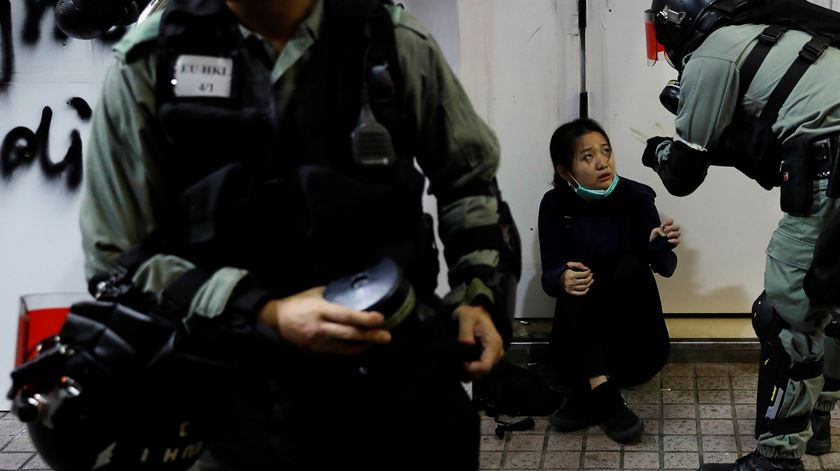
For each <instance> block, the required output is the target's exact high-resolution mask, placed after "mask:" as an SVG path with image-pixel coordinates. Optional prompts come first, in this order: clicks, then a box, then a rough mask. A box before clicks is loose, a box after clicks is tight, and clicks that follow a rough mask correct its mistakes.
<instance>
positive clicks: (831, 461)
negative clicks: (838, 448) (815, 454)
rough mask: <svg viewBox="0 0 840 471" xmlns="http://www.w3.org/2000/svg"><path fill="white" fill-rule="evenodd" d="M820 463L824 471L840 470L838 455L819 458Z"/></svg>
mask: <svg viewBox="0 0 840 471" xmlns="http://www.w3.org/2000/svg"><path fill="white" fill-rule="evenodd" d="M806 456H807V455H806ZM820 461H822V465H823V468H825V469H840V453H826V454H824V455H822V456H820Z"/></svg>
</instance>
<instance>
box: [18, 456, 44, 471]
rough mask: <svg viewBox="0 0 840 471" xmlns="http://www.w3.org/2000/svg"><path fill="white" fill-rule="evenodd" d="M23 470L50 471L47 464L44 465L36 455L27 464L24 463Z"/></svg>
mask: <svg viewBox="0 0 840 471" xmlns="http://www.w3.org/2000/svg"><path fill="white" fill-rule="evenodd" d="M23 469H25V470H27V471H30V470H32V471H34V470H38V471H42V470H43V471H50V467H49V466H47V463H44V460H43V459H42V458H41V457H40V456H38V455H35V456H34V457H33V458H32V459H31V460H30V461H29V462H28V463H26V466H24V467H23Z"/></svg>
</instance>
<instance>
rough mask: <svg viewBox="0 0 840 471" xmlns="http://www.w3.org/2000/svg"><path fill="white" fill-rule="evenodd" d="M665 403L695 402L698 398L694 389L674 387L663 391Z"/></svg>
mask: <svg viewBox="0 0 840 471" xmlns="http://www.w3.org/2000/svg"><path fill="white" fill-rule="evenodd" d="M662 402H663V404H694V403H695V402H697V398H696V395H695V392H694V390H693V389H691V390H685V389H674V390H671V391H662Z"/></svg>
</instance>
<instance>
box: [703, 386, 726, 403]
mask: <svg viewBox="0 0 840 471" xmlns="http://www.w3.org/2000/svg"><path fill="white" fill-rule="evenodd" d="M697 394H698V396H700V404H729V403H731V402H732V398H731V397H730V395H729V391H728V390H727V391H719V390H717V389H711V390H705V391H698V393H697Z"/></svg>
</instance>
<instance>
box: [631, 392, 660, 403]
mask: <svg viewBox="0 0 840 471" xmlns="http://www.w3.org/2000/svg"><path fill="white" fill-rule="evenodd" d="M660 397H661V393H660V392H659V391H658V390H657V391H627V392H625V393H624V400H625V401H626V402H627V403H628V404H631V405H636V404H659V399H660Z"/></svg>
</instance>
